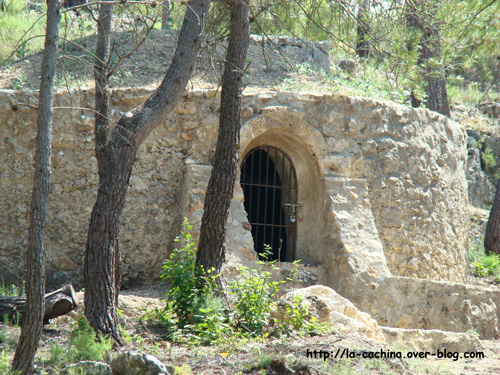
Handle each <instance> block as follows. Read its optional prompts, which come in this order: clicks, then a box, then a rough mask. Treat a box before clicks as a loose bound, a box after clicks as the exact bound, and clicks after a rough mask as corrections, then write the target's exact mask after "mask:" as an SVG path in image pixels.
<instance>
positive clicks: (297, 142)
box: [0, 89, 500, 337]
mask: <svg viewBox="0 0 500 375" xmlns="http://www.w3.org/2000/svg"><path fill="white" fill-rule="evenodd" d="M149 94H150V91H148V90H146V89H140V90H116V91H114V93H113V97H112V106H113V110H114V116H116V118H118V116H120V115H121V114H122V113H123V112H126V111H128V110H130V109H131V108H133V107H134V106H136V105H138V104H139V103H141V102H142V101H143V100H144V99H145V98H146V97H147V96H148V95H149ZM92 101H93V97H92V91H91V90H89V91H78V92H77V91H74V92H71V93H60V94H59V95H58V96H57V100H56V107H58V108H59V109H57V108H56V110H55V119H54V140H53V155H54V156H53V164H52V166H53V173H52V192H51V198H50V201H49V219H48V224H47V235H46V237H47V239H46V241H47V242H46V250H47V270H48V280H49V283H50V284H52V285H54V286H57V285H60V284H62V283H64V282H69V281H71V282H73V283H76V284H79V283H81V280H82V265H83V252H84V248H85V241H86V232H87V228H88V221H89V218H90V212H91V210H92V207H93V204H94V202H95V197H96V191H97V176H96V161H95V157H94V156H93V135H92V132H93V118H92V115H91V112H89V111H86V110H83V109H82V108H88V107H90V106H91V103H92ZM35 103H36V95H35V94H34V93H31V92H14V91H0V118H1V120H2V126H1V128H0V140H1V142H0V152H1V155H2V162H1V163H0V189H1V190H0V191H1V193H0V233H1V237H0V274H1V275H2V276H3V278H4V279H6V280H19V278H21V277H22V276H23V272H24V258H23V253H22V252H23V250H24V249H25V247H26V241H27V236H26V228H27V224H28V220H27V212H28V209H29V200H30V193H31V187H32V162H33V154H34V147H33V145H34V141H33V138H34V135H35V123H36V121H35V116H36V113H35V110H34V108H33V104H35ZM218 111H219V96H218V93H217V92H215V91H206V90H205V91H203V90H199V91H191V92H189V93H186V95H185V96H184V97H183V99H182V100H181V101H180V102H179V104H178V105H177V107H176V108H175V111H174V112H173V113H172V114H171V115H170V116H169V118H168V119H167V120H166V121H165V122H164V123H163V124H161V125H160V126H159V127H158V128H156V129H155V130H154V132H153V133H152V134H151V135H150V136H149V137H148V139H147V140H146V141H145V143H144V145H143V146H142V148H141V151H140V153H139V156H138V161H137V162H136V165H135V167H134V170H133V172H132V178H131V184H130V189H129V192H128V197H127V203H126V207H125V209H124V212H123V214H122V222H121V229H120V246H121V251H122V270H123V275H124V281H125V283H126V284H133V283H136V282H143V281H150V280H154V279H157V278H158V275H159V272H160V270H161V264H162V262H163V261H164V259H165V258H166V257H167V256H168V253H169V249H171V247H172V246H173V239H174V237H175V236H176V235H177V234H178V233H179V231H180V226H181V222H182V218H183V217H187V218H188V219H189V221H190V222H191V223H192V224H193V225H194V228H193V230H194V233H195V235H196V233H197V230H198V229H199V222H200V220H201V215H202V211H203V198H204V192H205V188H206V184H207V183H208V179H209V176H210V170H211V167H210V161H211V156H212V154H213V151H214V147H215V142H216V135H217V126H218ZM242 116H243V127H242V131H241V143H240V172H239V173H240V178H239V182H238V183H237V184H236V185H237V186H236V187H235V194H234V198H233V201H232V204H231V212H230V218H229V221H228V238H227V248H228V254H227V261H226V264H225V266H224V273H225V275H226V276H228V277H231V276H234V275H235V272H234V271H235V267H237V266H238V265H248V266H251V265H252V264H254V262H255V260H257V252H259V251H261V250H262V249H263V245H264V244H270V245H272V252H273V255H272V256H273V257H274V259H280V260H281V262H280V268H281V269H282V273H283V274H286V272H288V271H289V269H290V264H291V262H292V261H293V260H297V259H301V260H302V262H301V265H300V267H299V273H300V278H301V279H302V280H304V282H305V283H308V284H311V283H319V284H324V285H328V286H330V287H332V288H334V289H335V290H336V291H337V292H338V293H340V294H341V295H343V296H344V297H346V298H348V299H350V300H351V301H352V302H353V303H354V304H355V305H356V306H357V307H358V308H360V309H361V310H363V311H366V312H368V313H370V314H372V316H374V317H375V318H376V319H377V320H378V321H379V323H381V324H383V325H388V326H393V327H403V328H426V329H430V328H440V329H443V330H454V331H462V332H465V331H467V330H469V329H476V330H477V331H478V332H479V333H480V334H481V335H482V336H483V337H495V336H496V335H498V325H499V323H498V314H499V313H498V309H497V306H499V303H500V297H499V296H498V293H497V292H495V291H494V290H493V289H488V288H478V287H472V286H468V285H466V284H457V283H463V282H464V281H465V276H466V271H467V269H466V260H467V231H468V198H467V183H466V178H465V168H466V162H467V148H466V134H465V132H464V130H463V129H461V128H460V126H459V125H458V124H456V123H454V122H452V121H450V120H449V119H447V118H445V117H443V116H440V115H439V114H436V113H433V112H430V111H428V110H425V109H417V110H415V109H411V108H407V107H404V106H399V105H396V104H394V103H386V102H378V101H375V100H372V99H366V98H352V97H346V96H341V95H334V94H328V95H320V94H312V93H288V92H267V93H262V92H259V93H251V92H247V93H245V95H244V98H243V112H242Z"/></svg>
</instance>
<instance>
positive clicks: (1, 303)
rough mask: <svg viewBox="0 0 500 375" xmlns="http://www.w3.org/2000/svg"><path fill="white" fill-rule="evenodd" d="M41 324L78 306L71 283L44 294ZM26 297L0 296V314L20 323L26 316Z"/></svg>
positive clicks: (47, 322) (10, 320) (14, 322)
mask: <svg viewBox="0 0 500 375" xmlns="http://www.w3.org/2000/svg"><path fill="white" fill-rule="evenodd" d="M44 301H45V309H44V313H43V324H44V325H45V324H49V323H50V319H54V318H57V317H58V316H61V315H65V314H67V313H69V312H70V311H72V310H73V309H75V308H76V307H77V306H78V302H77V300H76V294H75V290H74V289H73V286H72V285H66V286H65V287H62V288H60V289H57V290H55V291H53V292H51V293H48V294H46V295H45V298H44ZM26 307H27V306H26V298H25V297H10V296H0V316H2V317H4V318H5V317H6V318H7V319H8V320H9V322H11V323H13V324H22V323H23V322H24V320H25V317H26Z"/></svg>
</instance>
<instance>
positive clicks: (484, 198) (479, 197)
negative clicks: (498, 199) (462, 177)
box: [466, 136, 495, 209]
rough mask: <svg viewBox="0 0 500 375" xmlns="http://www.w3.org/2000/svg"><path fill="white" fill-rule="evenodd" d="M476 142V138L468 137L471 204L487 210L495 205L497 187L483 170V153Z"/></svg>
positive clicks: (467, 173) (468, 180)
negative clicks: (494, 198)
mask: <svg viewBox="0 0 500 375" xmlns="http://www.w3.org/2000/svg"><path fill="white" fill-rule="evenodd" d="M476 142H477V141H476V139H475V138H472V137H470V136H469V137H468V141H467V171H466V178H467V186H468V188H469V204H471V205H473V206H475V207H479V208H485V209H486V208H489V207H490V206H491V204H492V203H493V197H494V196H495V187H494V186H493V184H492V183H491V182H490V180H489V178H488V176H487V175H486V173H484V171H483V170H482V169H481V151H480V150H479V149H478V148H477V147H476Z"/></svg>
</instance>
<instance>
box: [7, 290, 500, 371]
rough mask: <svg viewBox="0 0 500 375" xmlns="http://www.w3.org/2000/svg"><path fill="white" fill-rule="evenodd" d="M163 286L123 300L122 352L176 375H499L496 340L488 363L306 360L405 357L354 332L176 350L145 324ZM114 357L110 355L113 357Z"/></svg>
mask: <svg viewBox="0 0 500 375" xmlns="http://www.w3.org/2000/svg"><path fill="white" fill-rule="evenodd" d="M161 291H162V287H161V286H159V285H158V286H150V287H144V288H142V289H134V290H128V291H124V292H123V293H122V294H121V296H120V306H119V307H120V309H121V312H122V316H121V318H120V319H121V323H122V326H123V327H124V328H125V329H126V331H127V332H128V333H129V335H130V338H129V339H128V342H127V344H126V346H125V347H124V348H122V349H121V350H131V349H134V350H141V351H144V352H146V353H149V354H151V355H153V356H155V357H156V358H158V359H159V360H160V361H162V362H163V363H164V364H166V365H167V366H174V367H175V368H176V370H175V371H176V372H175V373H176V374H224V375H225V374H262V375H263V374H280V375H281V374H303V375H306V374H380V375H382V374H384V375H385V374H463V375H469V374H470V375H472V374H477V375H479V374H500V345H499V343H498V341H495V340H483V341H481V346H482V349H481V351H483V352H484V354H485V359H481V360H479V359H474V360H465V359H459V360H457V361H453V360H452V359H435V358H432V359H418V360H417V359H363V358H356V359H328V360H326V361H325V360H323V359H320V358H316V359H315V358H307V351H308V350H309V351H314V350H317V351H319V350H323V351H325V350H328V351H334V352H336V351H337V350H338V349H340V350H344V349H348V350H349V351H355V352H360V351H377V352H378V351H380V350H382V351H388V350H392V351H397V352H401V353H403V356H404V355H405V354H406V352H407V349H406V347H405V343H404V342H403V343H398V344H394V345H387V344H385V343H384V342H383V341H380V340H374V339H370V338H368V337H366V336H364V335H361V334H359V333H355V332H347V331H340V330H335V329H334V330H333V333H325V334H319V335H317V336H308V335H305V336H302V337H287V336H282V337H277V338H270V339H269V340H243V339H233V340H228V342H227V343H226V344H224V345H219V346H208V347H207V346H196V347H189V346H187V345H179V344H173V343H171V342H168V341H166V340H165V339H164V338H163V337H162V335H164V333H165V332H164V330H163V329H162V328H161V327H160V326H157V325H155V324H152V323H150V322H148V321H147V320H145V319H144V316H145V314H146V312H147V311H151V310H152V309H154V308H155V307H158V308H161V307H162V306H163V303H162V302H161V300H160V297H161ZM78 298H79V301H80V307H79V309H78V310H77V311H74V312H72V313H70V314H68V315H66V316H64V317H60V318H58V319H56V320H54V321H53V322H52V323H51V324H50V325H49V326H47V327H46V328H45V329H44V333H43V337H42V341H41V345H40V349H39V352H38V356H37V368H38V370H39V371H40V372H39V373H40V374H43V373H45V374H57V367H52V366H50V365H48V364H47V363H48V358H49V357H50V356H51V351H52V349H51V347H52V346H53V344H57V345H58V346H59V347H62V348H64V347H65V345H67V344H68V341H69V337H70V334H71V332H72V331H73V329H74V327H75V324H76V323H75V322H76V319H77V318H78V316H79V315H80V314H82V307H81V306H82V304H83V293H81V292H80V293H78ZM0 331H2V332H3V333H2V336H1V337H2V339H1V340H0V351H1V350H2V349H3V348H6V347H7V346H8V345H9V342H10V343H11V344H12V340H15V338H16V336H17V334H18V329H17V328H13V327H11V326H6V325H2V324H0ZM113 355H114V354H112V355H111V357H112V356H113Z"/></svg>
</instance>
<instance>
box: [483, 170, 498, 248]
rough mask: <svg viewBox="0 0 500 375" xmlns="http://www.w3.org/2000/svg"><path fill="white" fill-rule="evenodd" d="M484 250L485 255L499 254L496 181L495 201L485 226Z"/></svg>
mask: <svg viewBox="0 0 500 375" xmlns="http://www.w3.org/2000/svg"><path fill="white" fill-rule="evenodd" d="M484 250H485V252H486V254H487V255H490V254H500V180H498V181H497V186H496V193H495V199H494V200H493V205H492V206H491V211H490V217H489V218H488V224H487V226H486V234H485V236H484Z"/></svg>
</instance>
